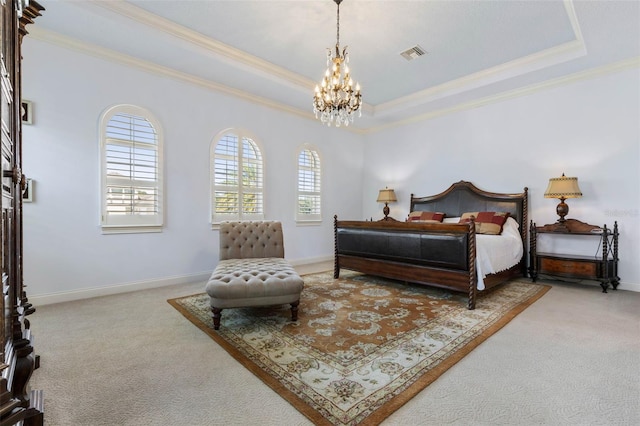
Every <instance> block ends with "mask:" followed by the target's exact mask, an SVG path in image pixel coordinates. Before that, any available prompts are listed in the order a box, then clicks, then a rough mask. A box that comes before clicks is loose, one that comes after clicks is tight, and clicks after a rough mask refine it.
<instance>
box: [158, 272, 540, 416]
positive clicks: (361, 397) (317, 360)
mask: <svg viewBox="0 0 640 426" xmlns="http://www.w3.org/2000/svg"><path fill="white" fill-rule="evenodd" d="M303 278H304V282H305V288H304V291H303V292H302V298H301V302H300V311H299V319H298V322H296V323H293V322H291V320H290V310H289V306H288V305H286V306H277V307H268V308H242V309H228V310H224V311H223V312H222V322H221V327H220V330H219V331H215V330H213V323H212V319H211V311H210V307H209V296H208V295H206V294H204V293H203V294H198V295H193V296H187V297H183V298H179V299H171V300H169V303H171V305H172V306H174V307H175V308H176V309H177V310H178V311H180V312H181V313H182V314H183V315H184V316H185V317H187V318H188V319H189V320H190V321H191V322H192V323H194V324H195V325H196V326H198V327H199V328H200V329H202V330H203V331H204V332H205V333H207V334H208V335H209V336H211V337H212V338H213V339H214V340H215V341H216V342H217V343H219V344H220V345H221V346H222V347H223V348H225V349H226V350H227V351H228V352H229V353H230V354H231V355H232V356H233V357H234V358H235V359H237V360H238V361H239V362H241V363H242V364H243V365H244V366H245V367H246V368H248V369H249V370H251V371H252V372H253V373H254V374H255V375H257V376H258V377H260V379H262V380H263V381H264V382H265V383H266V384H268V385H269V386H271V387H272V388H273V389H274V390H275V391H276V392H277V393H278V394H279V395H280V396H282V397H283V398H285V399H286V400H287V401H289V402H290V403H291V404H292V405H293V406H294V407H296V409H298V410H299V411H300V412H302V413H303V414H304V415H306V416H307V417H308V418H309V419H311V420H312V421H313V422H314V423H316V424H331V425H355V424H359V425H375V424H379V423H380V422H382V420H384V419H385V418H386V417H388V416H389V415H390V414H391V413H393V412H394V411H395V410H397V409H398V408H399V407H401V406H402V405H403V404H404V403H405V402H407V401H408V400H409V399H411V398H412V397H413V396H414V395H416V394H417V393H418V392H420V391H421V390H422V389H424V388H425V387H426V386H427V385H429V384H430V383H431V382H433V381H434V380H436V379H437V378H438V376H440V375H441V374H442V373H443V372H444V371H446V370H447V369H448V368H450V367H451V366H452V365H454V364H455V363H456V362H458V361H459V360H460V359H462V358H463V357H464V356H465V355H467V354H468V353H469V352H471V350H473V348H475V347H476V346H478V345H479V344H480V343H481V342H483V341H484V340H486V339H487V338H488V337H489V336H491V335H492V334H493V333H495V332H496V331H498V330H499V329H500V328H502V327H503V326H504V325H505V324H507V323H508V322H509V321H510V320H511V319H513V318H514V317H515V316H516V315H517V314H519V313H520V312H522V311H523V310H524V309H526V308H527V307H528V306H529V305H530V304H532V303H533V302H535V301H536V300H537V299H538V298H540V297H541V296H542V295H543V294H544V293H546V291H547V290H548V289H549V286H543V285H537V284H532V283H530V282H526V281H525V280H516V281H512V282H510V283H507V284H505V285H502V286H499V287H498V288H496V289H494V290H492V291H489V292H487V293H486V294H482V295H481V296H480V297H479V298H478V299H477V308H476V309H475V310H473V311H469V310H467V309H466V305H467V303H466V297H465V296H464V295H462V294H455V293H450V292H447V291H444V290H438V289H433V288H427V287H422V286H418V285H408V284H404V283H401V282H396V281H391V280H386V279H382V278H377V277H372V276H368V275H362V274H359V273H354V272H349V271H343V272H342V274H341V277H340V279H337V280H336V279H333V274H332V273H329V272H326V273H321V274H314V275H306V276H304V277H303Z"/></svg>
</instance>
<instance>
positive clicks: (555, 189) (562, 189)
mask: <svg viewBox="0 0 640 426" xmlns="http://www.w3.org/2000/svg"><path fill="white" fill-rule="evenodd" d="M580 197H582V192H581V191H580V187H579V186H578V178H577V177H566V176H565V175H564V173H563V174H562V176H561V177H559V178H551V179H549V186H548V187H547V190H546V191H545V192H544V198H558V199H560V204H558V207H556V213H558V216H560V219H558V223H560V224H563V223H564V221H565V218H564V217H565V216H566V215H567V213H569V206H568V205H567V203H565V202H564V200H566V199H567V198H580Z"/></svg>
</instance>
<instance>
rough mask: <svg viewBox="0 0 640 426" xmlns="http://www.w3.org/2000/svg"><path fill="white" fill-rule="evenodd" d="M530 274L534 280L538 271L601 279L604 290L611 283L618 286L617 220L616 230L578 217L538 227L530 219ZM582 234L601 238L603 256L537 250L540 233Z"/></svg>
mask: <svg viewBox="0 0 640 426" xmlns="http://www.w3.org/2000/svg"><path fill="white" fill-rule="evenodd" d="M529 234H530V239H529V274H530V275H531V279H532V280H533V281H534V282H535V281H536V279H537V278H538V275H539V274H542V275H550V276H555V277H560V278H573V279H586V280H595V281H600V286H601V287H602V292H603V293H606V292H607V288H608V287H609V284H611V286H612V287H613V289H614V290H616V289H617V288H618V284H619V283H620V277H618V222H614V225H613V230H611V229H608V228H607V225H604V226H603V227H602V228H601V227H599V226H595V225H589V224H588V223H584V222H580V221H579V220H576V219H567V220H565V221H564V222H563V223H559V222H558V223H554V224H550V225H544V226H536V224H535V223H534V222H533V221H531V226H530V227H529ZM539 234H548V235H580V236H585V237H591V238H599V239H600V244H601V246H602V255H601V256H581V255H574V254H560V253H545V252H538V251H537V245H538V235H539Z"/></svg>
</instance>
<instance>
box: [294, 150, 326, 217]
mask: <svg viewBox="0 0 640 426" xmlns="http://www.w3.org/2000/svg"><path fill="white" fill-rule="evenodd" d="M320 182H321V169H320V156H319V155H318V152H317V151H316V150H314V149H312V148H304V149H302V151H300V154H299V155H298V186H297V194H298V204H297V208H296V220H298V221H319V220H321V219H322V215H321V213H322V211H321V192H320V189H321V188H320Z"/></svg>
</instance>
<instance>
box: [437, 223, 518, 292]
mask: <svg viewBox="0 0 640 426" xmlns="http://www.w3.org/2000/svg"><path fill="white" fill-rule="evenodd" d="M458 220H459V218H446V219H444V220H443V222H450V223H451V222H453V223H457V222H458ZM518 229H519V225H518V222H516V221H515V220H514V219H513V218H512V217H510V218H508V219H507V221H506V222H505V224H504V226H503V228H502V234H500V235H484V234H476V272H477V274H478V290H484V278H485V277H486V276H487V275H489V274H493V273H496V272H500V271H504V270H505V269H509V268H511V267H512V266H514V265H516V264H517V263H518V262H519V261H520V259H521V258H522V254H523V248H522V237H521V236H520V232H519V230H518Z"/></svg>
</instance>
